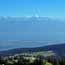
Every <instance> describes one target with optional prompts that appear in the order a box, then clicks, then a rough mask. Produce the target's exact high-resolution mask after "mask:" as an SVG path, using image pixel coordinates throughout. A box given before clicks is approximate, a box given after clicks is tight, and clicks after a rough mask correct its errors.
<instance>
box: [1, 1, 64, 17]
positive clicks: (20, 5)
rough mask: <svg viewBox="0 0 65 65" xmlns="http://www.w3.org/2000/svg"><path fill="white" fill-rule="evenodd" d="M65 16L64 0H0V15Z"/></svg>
mask: <svg viewBox="0 0 65 65" xmlns="http://www.w3.org/2000/svg"><path fill="white" fill-rule="evenodd" d="M35 13H36V14H37V15H39V16H47V17H58V18H65V0H0V16H35Z"/></svg>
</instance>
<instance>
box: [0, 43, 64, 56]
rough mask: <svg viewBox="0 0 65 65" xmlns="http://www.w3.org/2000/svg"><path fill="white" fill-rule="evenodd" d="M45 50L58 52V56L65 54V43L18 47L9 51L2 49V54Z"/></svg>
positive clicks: (0, 53)
mask: <svg viewBox="0 0 65 65" xmlns="http://www.w3.org/2000/svg"><path fill="white" fill-rule="evenodd" d="M44 51H53V52H54V53H56V55H57V56H64V55H65V44H57V45H49V46H43V47H36V48H16V49H11V50H7V51H1V52H0V55H2V56H6V55H14V54H20V53H33V52H44Z"/></svg>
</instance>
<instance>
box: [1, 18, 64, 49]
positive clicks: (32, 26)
mask: <svg viewBox="0 0 65 65" xmlns="http://www.w3.org/2000/svg"><path fill="white" fill-rule="evenodd" d="M64 42H65V21H60V20H34V19H33V20H21V21H20V20H19V21H10V20H9V21H8V20H6V21H3V22H2V21H0V49H8V48H17V47H36V46H43V45H47V44H54V43H64Z"/></svg>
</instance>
